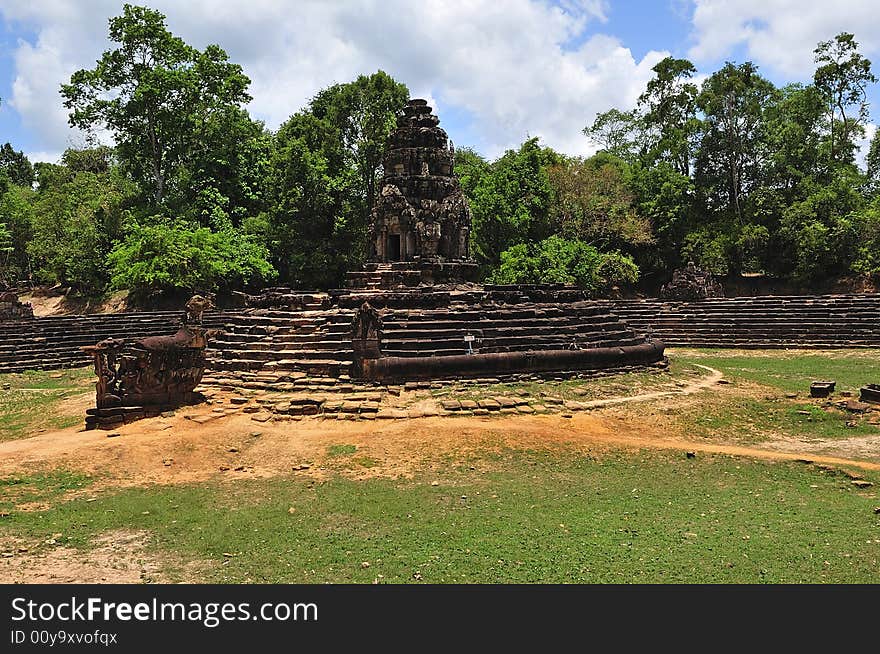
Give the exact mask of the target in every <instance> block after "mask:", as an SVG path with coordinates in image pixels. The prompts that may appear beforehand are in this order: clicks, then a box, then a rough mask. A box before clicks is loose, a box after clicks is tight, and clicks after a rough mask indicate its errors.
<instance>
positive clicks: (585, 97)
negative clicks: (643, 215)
mask: <svg viewBox="0 0 880 654" xmlns="http://www.w3.org/2000/svg"><path fill="white" fill-rule="evenodd" d="M150 6H153V7H155V8H156V9H158V10H159V11H162V12H163V13H165V14H166V15H167V17H168V19H167V23H168V26H169V29H170V30H171V31H172V32H174V33H175V34H177V35H179V36H181V37H182V38H183V39H184V40H186V41H187V42H188V43H191V44H192V45H194V46H196V47H199V48H203V47H204V46H205V45H206V44H208V43H218V44H219V45H220V46H222V47H223V48H224V49H225V50H226V51H227V52H228V53H229V55H230V59H231V60H232V61H235V62H237V63H240V64H242V66H243V67H244V70H245V73H246V74H247V75H248V76H249V77H250V78H251V80H252V85H251V89H250V92H251V95H253V97H254V100H253V102H252V103H251V105H250V107H249V109H250V111H251V113H252V114H253V115H254V116H255V117H258V118H261V119H263V120H265V121H266V123H267V125H268V126H269V127H271V128H275V127H277V126H278V125H279V124H280V123H281V122H282V121H284V120H285V119H286V118H287V117H288V116H290V114H292V113H293V112H295V111H297V110H298V109H300V108H302V107H303V106H304V105H305V104H306V103H307V102H308V100H309V99H310V98H311V97H312V96H313V95H314V94H315V93H316V92H317V91H318V90H320V89H321V88H324V87H326V86H328V85H329V84H332V83H335V82H346V81H349V80H351V79H353V78H354V77H356V76H357V75H358V74H361V73H366V74H369V73H372V72H374V71H375V70H377V69H379V68H381V69H383V70H385V71H386V72H387V73H389V74H390V75H392V76H393V77H394V78H395V79H398V80H399V81H402V82H405V83H406V84H407V85H408V86H409V88H410V90H411V92H412V93H413V95H414V96H420V97H430V98H432V99H433V100H434V102H435V104H434V106H435V107H437V108H438V109H439V114H438V115H439V116H440V119H441V124H443V125H444V126H445V127H447V129H448V128H449V127H450V125H449V123H448V122H444V115H443V113H442V112H443V110H444V108H448V109H450V110H453V109H454V110H455V111H456V114H457V115H459V114H461V112H462V111H464V112H466V113H467V115H470V116H471V117H472V119H473V124H472V125H470V126H466V127H467V129H463V131H465V132H467V133H468V134H476V135H478V137H477V138H479V139H482V141H481V142H478V143H473V142H471V143H466V142H464V141H463V140H462V139H460V138H456V139H455V140H456V141H460V140H461V141H462V142H461V143H460V145H472V146H475V147H477V148H478V149H479V150H481V151H483V152H484V153H485V154H487V155H490V156H494V155H497V154H498V153H500V152H501V151H502V150H504V149H505V148H508V147H514V146H516V145H518V144H519V143H520V142H522V140H523V139H524V138H525V137H526V136H527V135H531V136H541V137H542V138H543V140H544V142H545V143H546V144H548V145H550V146H552V147H554V148H558V149H560V150H562V151H564V152H568V153H572V154H578V153H579V154H583V153H587V152H588V149H589V144H588V142H587V140H586V139H585V138H584V137H583V135H582V134H581V133H580V130H581V129H582V128H583V127H584V126H585V125H587V124H589V123H591V122H592V120H593V118H594V116H595V114H596V113H597V112H599V111H604V110H606V109H608V108H610V107H611V106H617V107H619V108H621V109H628V108H631V107H632V106H633V105H634V103H635V99H636V98H637V97H638V95H639V93H640V92H641V91H642V89H643V88H644V85H645V83H646V82H647V80H648V79H649V78H650V77H651V70H650V68H651V66H653V65H654V64H655V63H656V62H657V61H659V60H660V59H662V58H663V57H664V56H665V55H666V54H667V53H665V52H649V53H647V54H646V55H645V56H644V57H643V58H642V59H641V60H640V61H637V60H635V59H634V57H633V55H632V53H631V52H630V50H628V49H627V48H626V47H624V45H623V44H621V43H620V42H619V41H617V40H616V39H614V38H611V37H608V36H603V35H594V36H592V37H591V38H589V39H587V40H586V41H585V42H584V43H582V44H580V45H577V46H572V44H574V43H578V42H579V41H580V40H582V39H583V34H584V29H585V28H587V26H591V25H595V24H596V23H599V24H601V23H602V22H604V21H605V20H606V15H607V13H608V2H607V1H606V0H561V1H560V2H559V4H557V5H552V4H549V3H548V2H546V1H543V0H507V1H505V2H503V3H499V2H497V1H495V0H422V1H421V2H418V3H413V2H407V1H406V0H384V1H382V0H348V1H346V2H324V1H322V0H304V1H301V2H297V3H296V4H295V5H294V4H291V3H289V2H285V1H284V0H250V1H249V2H248V3H247V4H246V5H245V4H243V3H240V2H232V1H231V0H230V1H226V2H222V1H218V0H189V1H188V2H186V3H181V2H179V1H177V0H153V1H152V2H150ZM120 11H121V10H120V4H119V3H118V2H114V1H110V0H91V1H90V2H87V3H86V2H75V1H73V0H55V1H54V2H52V1H49V0H31V1H30V2H27V3H22V2H20V1H19V0H0V16H2V17H3V18H4V19H5V20H6V21H7V22H11V23H13V24H22V25H25V26H27V27H28V28H29V29H31V30H32V31H33V32H35V33H36V34H37V35H38V37H37V39H36V41H35V42H34V43H29V42H21V43H20V44H19V47H18V50H17V52H16V54H15V63H16V80H15V83H14V89H13V97H12V98H11V99H10V105H11V106H12V107H14V108H15V109H16V111H18V112H19V113H20V114H21V115H22V119H23V121H24V123H25V124H26V125H27V126H28V127H29V128H30V129H31V130H32V131H34V132H37V133H38V134H39V136H40V137H41V146H40V147H42V148H44V149H45V150H47V151H48V150H55V149H63V148H64V147H65V146H66V142H67V140H68V139H69V138H70V132H69V130H68V129H67V127H66V112H65V110H64V109H63V107H62V106H61V99H60V96H59V95H58V88H59V85H60V84H61V83H62V82H64V81H66V80H67V79H69V76H70V73H71V72H73V71H74V70H76V69H78V68H84V67H92V66H93V65H94V61H95V60H96V59H97V57H99V56H100V53H101V52H102V51H103V50H105V49H106V48H107V47H108V46H109V44H108V42H107V41H106V32H107V20H108V18H109V17H110V16H113V15H116V14H118V13H120ZM438 105H439V106H438ZM450 132H452V130H450ZM452 136H453V137H454V138H455V134H452Z"/></svg>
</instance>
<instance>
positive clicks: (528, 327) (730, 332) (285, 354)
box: [0, 286, 880, 380]
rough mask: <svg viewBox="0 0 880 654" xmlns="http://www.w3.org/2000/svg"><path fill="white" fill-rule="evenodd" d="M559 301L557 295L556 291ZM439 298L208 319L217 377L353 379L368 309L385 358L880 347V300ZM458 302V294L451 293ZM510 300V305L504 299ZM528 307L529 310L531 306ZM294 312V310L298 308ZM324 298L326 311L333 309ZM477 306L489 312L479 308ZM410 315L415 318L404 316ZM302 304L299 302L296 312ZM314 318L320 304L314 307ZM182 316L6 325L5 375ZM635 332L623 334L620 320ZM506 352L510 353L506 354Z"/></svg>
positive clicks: (166, 329)
mask: <svg viewBox="0 0 880 654" xmlns="http://www.w3.org/2000/svg"><path fill="white" fill-rule="evenodd" d="M548 292H549V291H548ZM450 293H451V292H450V291H442V290H438V289H436V288H435V289H433V290H430V291H424V290H422V291H420V290H418V289H413V290H412V291H409V292H408V294H406V295H408V296H409V297H408V299H407V298H406V295H405V294H394V293H389V292H385V293H384V295H383V294H380V293H373V294H371V293H370V292H369V291H362V292H360V293H354V292H352V293H348V294H346V295H341V296H336V297H334V296H333V295H331V296H330V299H329V300H327V302H328V303H331V302H332V304H333V305H335V308H332V309H323V310H283V311H282V310H272V309H247V310H235V311H216V312H210V313H207V314H205V325H206V326H207V327H210V328H222V329H223V330H224V332H225V333H224V334H223V335H221V336H219V337H217V338H215V339H213V340H212V341H211V342H210V343H209V356H210V360H211V366H212V370H213V371H214V372H215V373H250V374H257V373H262V374H273V375H274V374H275V373H280V372H284V371H289V372H292V373H297V374H298V375H300V376H301V377H302V378H330V379H334V380H335V379H336V378H337V377H339V376H340V375H347V374H348V372H347V371H348V367H349V366H350V364H351V357H352V354H353V353H352V349H351V336H350V333H349V329H350V321H351V316H352V313H353V309H354V307H356V306H357V304H358V303H359V302H360V301H362V299H365V298H366V299H372V300H373V301H376V302H378V298H379V296H380V295H381V296H382V297H383V298H384V300H383V302H384V304H380V305H378V308H380V309H381V311H382V313H383V315H384V317H385V337H384V339H383V351H384V353H385V354H388V355H393V356H401V357H406V356H431V355H432V354H443V353H447V354H449V353H458V354H463V353H464V352H465V351H466V344H465V343H464V340H463V336H464V333H466V332H468V331H469V332H470V333H472V334H474V335H475V337H476V338H478V339H482V342H479V341H477V342H476V343H475V348H476V349H477V350H478V351H483V352H486V351H495V352H498V351H516V350H523V349H527V348H529V347H533V346H534V347H538V346H541V344H543V345H544V346H549V345H551V344H552V345H553V346H557V347H565V346H566V345H568V344H570V342H571V340H572V339H573V340H575V341H576V342H578V343H584V344H586V343H590V342H592V343H596V344H599V343H604V344H606V345H609V344H611V343H615V342H616V343H618V344H623V343H628V342H631V339H632V338H633V334H635V335H636V336H637V335H638V334H642V333H644V332H648V331H649V332H650V333H651V334H652V335H653V336H654V337H656V338H659V339H660V340H662V341H663V342H664V343H666V344H667V345H674V346H704V347H743V348H748V347H812V348H820V347H828V348H837V347H880V295H833V296H778V297H756V298H726V299H710V300H700V301H694V302H668V301H662V300H616V301H596V302H586V303H584V301H583V298H582V296H580V299H578V296H577V293H576V292H575V294H574V295H573V296H572V297H569V296H568V294H563V295H561V296H560V295H558V293H557V296H556V298H555V299H554V298H553V297H552V292H551V293H550V295H547V294H546V293H545V294H544V295H543V296H542V295H541V294H540V293H538V292H537V291H536V290H533V291H532V292H531V293H526V292H519V295H520V298H521V301H520V302H512V301H510V300H511V297H512V295H511V294H513V296H515V295H516V293H518V292H517V291H511V290H508V291H504V290H503V287H491V286H487V287H484V288H483V289H482V290H473V291H471V292H469V293H468V292H466V291H462V292H459V293H458V295H457V298H456V299H454V300H453V299H452V298H451V295H450ZM452 293H453V294H454V292H452ZM505 294H506V295H507V301H506V302H503V303H502V302H500V301H499V298H503V296H504V295H505ZM529 296H530V297H531V299H529ZM291 301H292V302H294V300H291ZM323 302H324V300H323V298H322V299H321V303H323ZM479 302H486V304H485V305H479V306H478V303H479ZM408 303H411V304H410V308H405V306H404V305H405V304H408ZM294 304H295V302H294ZM308 304H309V305H310V306H315V305H316V301H315V300H312V301H310V302H309V303H308ZM181 315H182V312H177V311H165V312H140V313H124V314H99V315H89V316H55V317H47V318H34V319H33V320H26V321H11V322H0V372H15V371H21V370H27V369H56V368H66V367H72V366H82V365H88V363H89V361H90V359H89V356H88V355H87V354H85V353H84V352H82V351H81V349H80V348H81V347H82V346H84V345H94V344H95V343H97V342H98V341H100V340H103V339H105V338H110V337H114V338H142V337H146V336H158V335H166V334H171V333H173V332H174V331H175V330H176V328H177V325H178V324H179V321H180V317H181ZM615 316H616V317H618V318H620V319H621V320H622V321H623V322H624V323H626V325H627V326H628V327H629V329H630V330H632V331H630V332H627V331H625V330H623V329H622V328H621V326H620V323H619V322H617V321H615V320H614V317H615ZM505 348H506V349H505Z"/></svg>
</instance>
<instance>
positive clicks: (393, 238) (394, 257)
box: [388, 234, 400, 261]
mask: <svg viewBox="0 0 880 654" xmlns="http://www.w3.org/2000/svg"><path fill="white" fill-rule="evenodd" d="M388 260H389V261H400V234H389V235H388Z"/></svg>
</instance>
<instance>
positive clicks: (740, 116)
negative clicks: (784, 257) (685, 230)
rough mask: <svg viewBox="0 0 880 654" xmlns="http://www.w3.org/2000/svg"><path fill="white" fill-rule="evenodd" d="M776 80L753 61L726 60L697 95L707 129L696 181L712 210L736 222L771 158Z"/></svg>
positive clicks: (702, 139)
mask: <svg viewBox="0 0 880 654" xmlns="http://www.w3.org/2000/svg"><path fill="white" fill-rule="evenodd" d="M774 93H775V87H774V86H773V84H772V83H771V82H770V81H769V80H767V79H765V78H764V77H762V76H761V75H759V74H758V72H757V67H756V66H755V65H754V64H752V63H751V62H746V63H744V64H740V65H738V66H737V65H735V64H732V63H729V62H728V63H727V64H725V65H724V67H723V68H722V69H721V70H719V71H717V72H716V73H714V74H713V75H712V76H710V77H709V78H708V79H707V80H706V81H705V82H704V83H703V87H702V89H701V91H700V95H699V97H698V98H697V104H698V106H699V108H700V110H701V111H702V112H703V114H704V116H705V118H704V128H703V135H702V138H701V140H700V147H699V152H698V155H697V165H696V173H695V175H696V180H697V185H698V186H699V187H700V188H701V189H702V194H701V195H702V196H703V197H704V198H705V200H706V203H707V207H708V208H709V210H718V209H725V208H726V210H727V212H728V214H729V215H730V216H732V217H733V218H735V220H736V221H737V223H738V224H743V223H744V221H745V217H744V212H745V207H744V202H745V199H746V197H745V196H747V195H748V193H750V192H751V191H752V190H753V189H755V188H756V187H757V186H758V185H759V184H760V181H761V177H762V174H763V169H764V165H765V161H766V157H767V149H766V147H765V141H766V118H765V112H766V110H767V107H768V105H769V104H770V102H771V101H772V99H773V97H774Z"/></svg>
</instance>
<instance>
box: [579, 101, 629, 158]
mask: <svg viewBox="0 0 880 654" xmlns="http://www.w3.org/2000/svg"><path fill="white" fill-rule="evenodd" d="M642 124H643V120H642V117H641V116H639V114H638V112H636V111H635V110H633V111H620V110H619V109H609V110H608V111H604V112H602V113H600V114H598V115H597V116H596V120H594V121H593V124H592V125H590V126H588V127H584V129H583V130H582V132H583V134H584V136H586V137H588V138H589V139H591V140H592V141H593V142H595V143H597V144H598V145H599V147H600V148H601V149H602V151H604V152H607V153H608V154H611V155H613V156H615V157H617V158H619V159H623V160H624V161H626V162H627V163H633V162H634V161H635V160H636V156H637V154H638V151H639V141H640V137H641V132H642Z"/></svg>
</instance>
